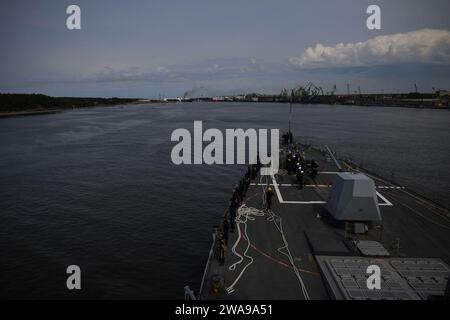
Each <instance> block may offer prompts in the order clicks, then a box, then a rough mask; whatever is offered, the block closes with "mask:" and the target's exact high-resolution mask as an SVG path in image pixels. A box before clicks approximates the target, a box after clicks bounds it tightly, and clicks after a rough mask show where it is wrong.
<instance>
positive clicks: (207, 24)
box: [0, 0, 450, 97]
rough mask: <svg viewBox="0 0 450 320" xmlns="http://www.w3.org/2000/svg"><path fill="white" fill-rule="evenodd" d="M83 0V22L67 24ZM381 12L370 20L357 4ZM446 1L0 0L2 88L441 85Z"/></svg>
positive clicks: (97, 90)
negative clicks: (375, 23) (377, 21)
mask: <svg viewBox="0 0 450 320" xmlns="http://www.w3.org/2000/svg"><path fill="white" fill-rule="evenodd" d="M70 4H77V5H79V6H80V7H81V23H82V29H81V30H79V31H69V30H67V28H66V18H67V16H68V15H67V14H66V8H67V6H68V5H70ZM370 4H377V5H379V6H380V7H381V10H382V25H381V27H382V29H381V30H375V31H374V30H368V29H367V27H366V19H367V17H368V15H367V14H366V9H367V7H368V6H369V5H370ZM449 12H450V1H448V0H395V1H392V0H386V1H380V0H370V1H368V0H322V1H319V0H304V1H302V0H271V1H268V0H239V1H237V0H227V1H212V0H189V1H188V0H179V1H172V0H147V1H144V0H118V1H106V0H105V1H100V0H77V1H65V0H39V1H38V0H27V1H24V0H9V1H8V0H0V24H1V25H0V35H1V39H2V48H1V51H0V71H1V72H0V92H39V93H45V94H50V95H57V96H121V97H158V96H160V95H161V96H166V97H167V96H176V95H182V94H183V93H184V92H186V91H189V92H190V94H192V95H212V94H232V93H240V92H250V91H255V92H268V93H271V92H279V90H280V89H281V88H283V87H293V86H296V85H300V84H305V83H306V82H308V81H313V82H314V83H316V84H318V85H320V86H322V87H323V88H324V91H327V90H331V88H332V87H333V85H336V86H337V89H338V91H339V92H345V91H346V84H347V83H349V84H350V86H351V88H352V90H356V88H357V87H358V86H360V87H361V90H362V91H363V92H397V91H412V90H413V89H414V83H417V85H418V87H419V90H421V91H431V90H432V88H436V89H439V88H442V89H450V77H449V74H450V19H449V18H448V14H449Z"/></svg>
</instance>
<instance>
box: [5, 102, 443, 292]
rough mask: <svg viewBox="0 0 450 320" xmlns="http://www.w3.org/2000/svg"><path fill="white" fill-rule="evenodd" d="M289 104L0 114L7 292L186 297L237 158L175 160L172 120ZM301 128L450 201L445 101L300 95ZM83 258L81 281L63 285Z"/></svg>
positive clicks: (281, 122) (217, 123) (266, 120)
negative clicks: (324, 101) (304, 99)
mask: <svg viewBox="0 0 450 320" xmlns="http://www.w3.org/2000/svg"><path fill="white" fill-rule="evenodd" d="M288 118H289V106H288V105H283V104H257V103H254V104H245V103H244V104H238V103H186V104H184V103H178V104H168V105H132V106H116V107H104V108H92V109H81V110H73V111H66V112H63V113H59V114H48V115H39V116H26V117H12V118H4V119H0V155H1V157H0V298H44V299H45V298H137V299H165V298H169V299H170V298H182V297H183V287H184V286H185V285H190V286H191V287H192V288H194V289H198V287H199V283H200V280H201V276H202V272H203V268H204V265H205V262H206V258H207V255H208V251H209V247H210V244H211V232H212V227H213V225H215V224H217V223H218V221H219V217H220V216H221V215H222V214H223V212H224V209H225V208H226V206H227V202H228V199H229V197H230V195H231V191H232V188H233V186H234V184H235V183H236V182H237V180H238V179H239V177H240V176H241V175H242V174H243V172H244V170H245V169H244V168H243V167H242V166H237V165H236V166H225V165H221V166H206V165H197V166H194V165H191V166H175V165H173V164H172V162H171V157H170V154H171V149H172V147H173V146H174V144H175V143H174V142H171V141H170V136H171V133H172V131H173V130H175V129H177V128H186V129H188V130H190V131H191V132H192V131H193V121H194V120H202V121H203V124H204V127H205V129H206V128H219V129H225V128H244V129H245V128H279V129H280V130H286V129H287V123H288ZM292 118H293V121H292V127H293V131H294V133H295V136H299V137H301V138H302V139H308V140H312V141H313V142H314V143H315V144H323V143H326V144H328V145H329V146H330V147H331V148H333V149H334V150H336V151H337V152H338V154H346V155H351V156H352V158H353V159H354V161H356V162H358V163H362V164H363V165H364V166H366V167H368V168H371V169H372V170H374V171H377V172H380V173H382V174H383V175H385V176H386V177H387V178H390V179H394V180H395V181H396V182H397V183H399V184H401V185H405V186H408V187H410V188H412V189H414V190H415V191H417V192H419V193H422V194H424V195H425V196H427V197H428V198H431V199H432V200H434V201H436V202H438V203H441V204H442V205H445V206H447V207H449V206H450V200H449V197H448V195H449V191H450V188H449V181H450V174H449V159H450V149H449V140H448V137H449V124H450V116H449V112H448V111H446V110H419V109H403V108H383V107H370V108H369V107H349V106H321V105H314V106H309V105H296V106H294V108H293V115H292ZM73 264H74V265H79V266H80V267H81V270H82V290H81V291H77V292H74V291H69V290H67V289H66V278H67V276H68V275H67V274H66V268H67V266H68V265H73Z"/></svg>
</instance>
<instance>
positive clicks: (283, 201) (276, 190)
mask: <svg viewBox="0 0 450 320" xmlns="http://www.w3.org/2000/svg"><path fill="white" fill-rule="evenodd" d="M271 178H272V183H271V184H270V185H271V186H273V187H274V188H275V193H276V194H277V198H278V202H279V203H286V204H326V203H327V202H326V201H286V200H284V199H283V196H282V195H281V192H280V188H279V185H278V182H277V179H275V176H274V175H271ZM250 185H252V186H255V185H265V184H262V183H251V184H250ZM280 186H283V187H293V186H297V187H298V184H297V185H295V184H288V183H285V184H281V185H280ZM305 186H306V187H319V188H320V187H323V188H330V187H331V185H305ZM385 187H387V188H389V186H385ZM377 188H378V187H377ZM394 188H402V187H394ZM376 193H377V196H378V197H380V199H381V200H383V201H384V202H382V203H378V205H379V206H393V204H392V203H391V202H390V201H389V200H388V199H386V198H385V197H384V196H383V195H382V194H381V193H379V192H378V191H376Z"/></svg>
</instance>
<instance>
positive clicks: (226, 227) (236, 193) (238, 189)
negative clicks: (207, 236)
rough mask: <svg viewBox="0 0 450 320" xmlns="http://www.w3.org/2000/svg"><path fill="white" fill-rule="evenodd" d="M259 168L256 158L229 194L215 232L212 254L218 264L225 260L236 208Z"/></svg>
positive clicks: (233, 226) (232, 230) (241, 201)
mask: <svg viewBox="0 0 450 320" xmlns="http://www.w3.org/2000/svg"><path fill="white" fill-rule="evenodd" d="M260 168H261V164H260V162H259V158H258V163H257V164H256V165H251V166H248V167H247V171H246V172H245V175H244V176H243V177H242V179H241V180H240V181H239V183H238V184H236V185H235V187H234V189H233V194H232V196H231V199H230V204H229V207H228V210H227V211H228V214H226V215H225V216H224V218H223V220H222V225H221V228H220V230H219V231H218V232H217V241H216V247H215V250H214V256H215V258H216V259H217V261H219V264H220V265H223V264H224V262H225V249H226V246H227V245H228V233H229V232H234V228H235V224H236V222H235V220H236V214H237V210H238V209H239V207H240V206H241V204H242V203H243V201H244V199H245V197H246V195H247V191H248V187H249V186H250V181H251V180H252V179H255V178H256V176H257V174H258V171H259V169H260Z"/></svg>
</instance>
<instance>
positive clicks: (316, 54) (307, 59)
mask: <svg viewBox="0 0 450 320" xmlns="http://www.w3.org/2000/svg"><path fill="white" fill-rule="evenodd" d="M289 61H290V63H291V64H293V65H295V66H298V67H304V68H320V67H353V66H375V65H388V64H399V63H433V64H450V31H447V30H433V29H423V30H418V31H412V32H407V33H397V34H392V35H385V36H378V37H375V38H372V39H369V40H367V41H364V42H357V43H347V44H344V43H339V44H337V45H335V46H334V47H327V46H324V45H322V44H320V43H319V44H316V46H315V47H310V48H308V49H306V50H305V51H304V52H303V53H302V54H301V55H300V56H299V57H294V58H290V59H289Z"/></svg>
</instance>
